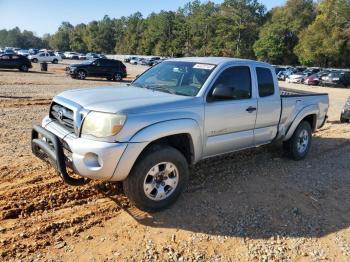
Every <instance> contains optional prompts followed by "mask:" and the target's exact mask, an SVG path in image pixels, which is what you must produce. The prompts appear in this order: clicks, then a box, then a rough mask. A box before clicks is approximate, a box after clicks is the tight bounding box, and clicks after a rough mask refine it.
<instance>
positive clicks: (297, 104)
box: [280, 88, 329, 131]
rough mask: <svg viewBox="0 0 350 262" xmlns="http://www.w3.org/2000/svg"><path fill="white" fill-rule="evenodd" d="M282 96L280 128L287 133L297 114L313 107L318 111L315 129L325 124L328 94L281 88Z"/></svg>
mask: <svg viewBox="0 0 350 262" xmlns="http://www.w3.org/2000/svg"><path fill="white" fill-rule="evenodd" d="M280 96H281V108H282V112H281V118H280V128H281V127H282V129H283V130H285V131H287V130H288V128H289V127H290V125H291V124H292V123H293V121H294V119H295V118H296V117H297V114H298V113H299V112H301V111H302V110H303V109H304V108H306V107H310V106H313V107H314V108H316V109H317V112H318V114H317V119H316V126H315V129H317V128H319V127H320V126H321V125H322V124H323V123H324V120H325V118H326V115H327V111H328V103H329V100H328V94H327V93H313V92H308V91H299V90H294V89H288V88H280Z"/></svg>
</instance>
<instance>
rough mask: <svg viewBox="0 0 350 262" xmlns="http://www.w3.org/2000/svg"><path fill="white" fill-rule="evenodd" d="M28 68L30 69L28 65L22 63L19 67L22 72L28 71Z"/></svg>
mask: <svg viewBox="0 0 350 262" xmlns="http://www.w3.org/2000/svg"><path fill="white" fill-rule="evenodd" d="M28 70H29V68H28V66H26V65H21V66H20V68H19V71H22V72H28Z"/></svg>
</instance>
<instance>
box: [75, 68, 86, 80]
mask: <svg viewBox="0 0 350 262" xmlns="http://www.w3.org/2000/svg"><path fill="white" fill-rule="evenodd" d="M77 78H78V79H80V80H84V79H85V78H86V72H85V71H84V70H79V71H78V74H77Z"/></svg>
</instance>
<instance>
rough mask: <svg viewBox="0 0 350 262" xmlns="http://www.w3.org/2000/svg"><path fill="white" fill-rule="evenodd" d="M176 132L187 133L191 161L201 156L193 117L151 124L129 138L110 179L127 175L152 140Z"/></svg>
mask: <svg viewBox="0 0 350 262" xmlns="http://www.w3.org/2000/svg"><path fill="white" fill-rule="evenodd" d="M176 134H188V135H189V136H190V137H191V139H192V143H193V145H192V146H193V154H194V156H193V162H194V163H195V162H197V161H198V160H199V159H200V158H201V157H202V149H203V146H202V134H201V129H200V126H199V125H198V123H197V122H196V121H195V120H193V119H187V118H186V119H175V120H167V121H162V122H158V123H155V124H152V125H150V126H147V127H145V128H143V129H141V130H139V131H138V132H137V133H136V134H135V135H134V136H133V137H132V138H131V139H130V141H129V142H127V143H128V145H127V147H126V149H125V151H124V153H123V155H122V157H121V158H120V160H119V162H118V164H117V167H116V169H115V171H114V173H113V175H112V177H111V179H110V180H111V181H122V180H124V179H126V177H127V176H128V175H129V173H130V171H131V169H132V167H133V166H134V163H135V162H136V160H137V158H138V157H139V156H140V154H141V153H142V151H143V150H144V149H145V148H146V147H147V146H148V145H149V144H150V143H152V142H153V141H155V140H157V139H160V138H163V137H167V136H171V135H176Z"/></svg>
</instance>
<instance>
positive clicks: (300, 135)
mask: <svg viewBox="0 0 350 262" xmlns="http://www.w3.org/2000/svg"><path fill="white" fill-rule="evenodd" d="M311 140H312V134H311V126H310V124H309V123H308V122H307V121H302V122H301V123H300V124H299V125H298V127H297V128H296V130H295V131H294V134H293V136H292V137H291V138H290V139H289V140H287V141H285V142H284V143H283V147H284V150H285V153H286V154H287V156H289V157H290V158H292V159H294V160H301V159H303V158H305V157H306V155H307V153H308V152H309V150H310V147H311Z"/></svg>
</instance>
